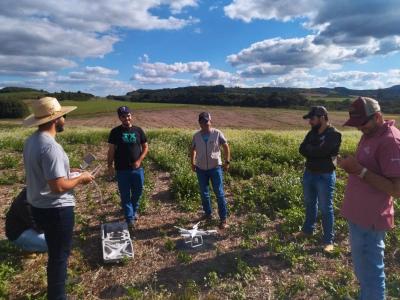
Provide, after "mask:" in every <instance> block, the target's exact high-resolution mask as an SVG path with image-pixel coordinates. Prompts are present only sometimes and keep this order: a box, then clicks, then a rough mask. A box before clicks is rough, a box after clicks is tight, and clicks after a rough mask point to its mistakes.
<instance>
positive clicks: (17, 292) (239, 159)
mask: <svg viewBox="0 0 400 300" xmlns="http://www.w3.org/2000/svg"><path fill="white" fill-rule="evenodd" d="M31 132H32V130H31V129H22V128H19V127H17V126H11V127H9V125H4V124H3V125H2V126H0V149H1V151H0V152H1V153H0V157H1V159H0V194H1V195H2V196H1V197H0V210H1V211H3V212H5V211H6V210H7V208H8V206H9V204H10V202H11V200H12V198H13V197H14V196H15V195H16V194H17V192H18V191H19V189H20V188H21V187H22V185H23V182H24V178H23V173H22V172H21V169H22V167H23V166H22V161H21V159H22V157H21V155H22V154H21V151H22V147H23V141H24V139H25V138H26V136H27V135H29V134H30V133H31ZM108 132H109V129H103V128H83V127H82V128H68V130H67V131H66V132H64V133H61V134H60V135H59V141H60V143H61V144H62V145H63V146H64V149H65V150H66V151H67V152H68V155H69V157H70V161H71V166H72V167H76V166H78V165H79V162H80V159H81V157H82V156H83V155H84V154H85V153H86V152H88V151H91V152H92V153H95V154H96V156H98V163H101V164H103V165H106V158H105V153H106V144H105V142H106V139H107V135H108ZM192 132H193V131H191V130H187V129H169V130H162V129H153V130H148V131H147V134H148V138H149V143H150V152H149V157H148V159H147V160H146V163H145V172H146V189H145V195H144V199H143V203H142V206H141V216H140V219H139V227H138V228H137V229H136V230H135V233H134V237H133V238H134V247H135V258H134V259H133V260H130V261H129V260H127V261H123V262H122V263H121V264H115V265H105V264H104V263H103V262H102V259H101V253H100V244H99V243H100V235H99V233H100V232H99V224H100V223H104V222H105V221H110V220H121V219H122V215H121V212H120V209H119V196H118V193H117V188H116V185H115V182H109V181H107V179H106V177H105V176H102V175H100V176H98V178H96V182H97V183H98V185H99V187H100V190H101V192H102V195H103V197H102V199H100V197H99V192H98V190H97V189H95V188H94V187H93V188H92V187H85V188H81V189H78V190H77V193H76V195H77V207H76V228H75V233H74V246H73V252H72V255H71V260H70V265H69V278H70V279H69V282H68V292H69V294H70V295H72V296H74V297H76V299H99V298H100V299H344V297H345V296H347V295H350V296H353V297H355V296H356V294H357V283H356V281H355V278H354V275H353V272H352V265H351V258H350V255H349V249H348V231H347V226H346V222H345V220H344V219H343V218H341V217H340V215H339V213H338V211H339V207H340V205H341V202H342V200H343V189H344V185H345V180H346V178H345V174H344V173H343V172H342V171H340V170H339V172H338V182H337V192H336V196H335V216H336V224H335V230H336V250H335V252H334V253H333V254H331V255H327V254H324V253H323V252H322V250H321V241H320V238H321V228H320V227H321V226H320V225H319V226H318V230H317V232H316V235H315V236H313V237H312V238H308V239H299V240H297V239H295V238H293V233H295V232H297V231H298V230H299V229H300V227H301V224H302V221H303V218H304V210H303V206H302V189H301V175H302V169H303V163H304V160H303V158H302V157H301V156H300V155H299V154H298V151H297V149H298V145H299V143H300V142H301V140H302V139H303V137H304V135H305V133H306V132H305V131H304V130H293V131H267V130H232V129H229V130H228V129H226V130H224V133H225V134H226V136H227V138H228V139H229V142H230V145H231V149H232V163H231V169H230V172H229V173H226V174H225V186H226V192H227V196H228V203H229V210H230V217H229V220H230V224H231V226H230V228H229V229H228V230H226V231H222V232H221V231H220V232H218V234H217V236H216V237H214V238H212V237H209V238H208V243H207V244H206V247H205V248H204V249H202V250H199V251H192V250H186V249H184V248H182V247H181V246H180V237H179V236H178V233H177V231H176V229H175V228H174V226H186V227H189V226H191V225H192V224H193V223H194V220H196V218H197V217H198V216H200V213H201V209H200V200H199V194H198V186H197V179H196V177H195V174H194V173H193V172H192V171H191V169H190V165H189V162H188V149H189V145H190V140H191V134H192ZM359 137H360V134H359V133H358V132H356V131H346V132H345V133H344V137H343V141H344V142H343V145H342V151H341V152H342V153H351V152H353V151H354V149H355V147H356V144H357V142H358V140H359ZM214 208H215V203H214ZM398 209H399V205H398V204H396V210H397V211H398ZM216 225H217V221H215V222H211V223H209V224H203V225H202V226H204V228H209V229H211V228H215V227H216ZM396 225H397V227H396V229H395V230H393V231H391V232H390V233H389V234H388V236H387V238H386V245H387V247H386V250H385V251H386V271H387V275H388V277H387V287H388V299H399V298H400V270H399V268H398V266H399V261H400V253H399V251H398V249H399V246H400V244H399V241H400V227H399V222H398V221H397V224H396ZM0 236H1V239H2V241H0V299H2V298H4V299H8V298H9V299H45V296H46V295H45V263H46V255H39V256H36V257H34V258H29V257H26V255H24V254H23V253H21V252H19V251H17V250H16V249H15V248H14V247H13V246H12V245H11V244H10V243H8V242H7V241H6V240H4V239H5V237H4V228H3V225H2V226H1V227H0Z"/></svg>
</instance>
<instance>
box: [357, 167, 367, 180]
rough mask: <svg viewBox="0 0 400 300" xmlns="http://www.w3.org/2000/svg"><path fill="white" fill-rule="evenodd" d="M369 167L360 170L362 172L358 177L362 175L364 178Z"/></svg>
mask: <svg viewBox="0 0 400 300" xmlns="http://www.w3.org/2000/svg"><path fill="white" fill-rule="evenodd" d="M367 171H368V169H367V168H365V167H364V168H363V169H362V170H361V172H360V174H358V177H360V178H361V179H363V178H364V177H365V174H367Z"/></svg>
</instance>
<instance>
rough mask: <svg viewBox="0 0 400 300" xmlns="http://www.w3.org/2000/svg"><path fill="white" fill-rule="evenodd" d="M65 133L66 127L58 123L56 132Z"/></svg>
mask: <svg viewBox="0 0 400 300" xmlns="http://www.w3.org/2000/svg"><path fill="white" fill-rule="evenodd" d="M63 131H64V125H62V124H59V123H57V124H56V132H63Z"/></svg>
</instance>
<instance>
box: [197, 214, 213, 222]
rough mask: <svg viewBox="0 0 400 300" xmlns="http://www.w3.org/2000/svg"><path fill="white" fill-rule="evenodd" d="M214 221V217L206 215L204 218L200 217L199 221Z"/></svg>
mask: <svg viewBox="0 0 400 300" xmlns="http://www.w3.org/2000/svg"><path fill="white" fill-rule="evenodd" d="M212 219H213V217H212V215H207V214H204V215H202V216H201V217H200V219H199V221H207V222H210V221H212Z"/></svg>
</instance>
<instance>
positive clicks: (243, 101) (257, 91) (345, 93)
mask: <svg viewBox="0 0 400 300" xmlns="http://www.w3.org/2000/svg"><path fill="white" fill-rule="evenodd" d="M357 96H367V97H373V98H376V99H378V100H379V101H380V102H381V104H382V107H383V108H384V110H385V112H391V113H398V112H400V102H399V101H398V100H400V86H399V85H397V86H393V87H390V88H386V89H377V90H351V89H347V88H345V87H336V88H332V89H331V88H323V87H322V88H312V89H305V88H283V87H261V88H239V87H234V88H227V87H224V86H223V85H216V86H189V87H179V88H164V89H155V90H150V89H138V90H136V91H132V92H129V93H127V94H126V95H123V96H113V95H110V96H107V98H108V99H113V100H120V101H129V102H154V103H185V104H200V105H225V106H248V107H281V108H304V107H309V106H312V105H324V106H326V107H327V108H328V109H330V110H347V109H348V107H349V104H350V102H351V100H352V99H354V98H355V97H357Z"/></svg>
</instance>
